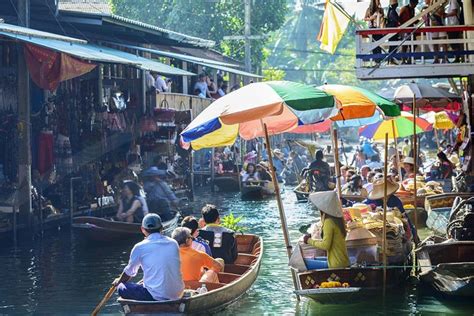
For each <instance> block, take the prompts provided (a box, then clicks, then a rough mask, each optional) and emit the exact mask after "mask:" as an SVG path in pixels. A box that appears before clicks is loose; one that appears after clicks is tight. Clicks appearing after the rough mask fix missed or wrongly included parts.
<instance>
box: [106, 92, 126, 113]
mask: <svg viewBox="0 0 474 316" xmlns="http://www.w3.org/2000/svg"><path fill="white" fill-rule="evenodd" d="M126 109H127V102H125V98H124V97H123V94H122V93H121V92H116V93H113V94H112V96H111V97H110V105H109V111H110V112H123V111H125V110H126Z"/></svg>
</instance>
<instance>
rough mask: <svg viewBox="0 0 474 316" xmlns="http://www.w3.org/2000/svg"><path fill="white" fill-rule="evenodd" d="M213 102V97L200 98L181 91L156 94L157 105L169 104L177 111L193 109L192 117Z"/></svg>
mask: <svg viewBox="0 0 474 316" xmlns="http://www.w3.org/2000/svg"><path fill="white" fill-rule="evenodd" d="M211 103H212V100H211V99H205V98H200V97H198V96H193V95H187V94H179V93H159V94H157V95H156V106H157V107H160V106H165V104H167V105H169V107H170V108H171V109H174V110H177V111H186V110H191V113H192V118H195V117H196V116H197V115H199V113H201V112H202V111H203V110H204V109H205V108H206V107H208V106H209V105H210V104H211Z"/></svg>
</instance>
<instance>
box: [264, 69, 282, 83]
mask: <svg viewBox="0 0 474 316" xmlns="http://www.w3.org/2000/svg"><path fill="white" fill-rule="evenodd" d="M285 76H286V73H285V71H283V70H281V69H277V68H273V67H268V68H265V69H264V70H263V77H264V81H274V80H283V79H285Z"/></svg>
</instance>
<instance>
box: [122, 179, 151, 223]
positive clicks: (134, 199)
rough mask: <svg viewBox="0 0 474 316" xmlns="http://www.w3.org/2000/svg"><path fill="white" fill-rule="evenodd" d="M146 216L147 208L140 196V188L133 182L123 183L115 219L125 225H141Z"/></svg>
mask: <svg viewBox="0 0 474 316" xmlns="http://www.w3.org/2000/svg"><path fill="white" fill-rule="evenodd" d="M146 214H148V206H147V203H146V201H145V199H144V198H143V197H142V196H141V194H140V186H139V185H138V184H137V183H135V182H133V181H126V182H124V183H123V185H122V194H121V199H120V201H119V208H118V211H117V215H116V217H117V218H118V219H119V220H121V221H123V222H127V223H141V221H142V220H143V217H144V216H145V215H146Z"/></svg>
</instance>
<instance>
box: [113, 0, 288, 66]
mask: <svg viewBox="0 0 474 316" xmlns="http://www.w3.org/2000/svg"><path fill="white" fill-rule="evenodd" d="M110 2H111V4H112V10H113V12H114V13H116V14H118V15H122V16H126V17H129V18H132V19H136V20H139V21H142V22H146V23H150V24H153V25H157V26H160V27H164V28H167V29H170V30H173V31H176V32H180V33H184V34H189V35H193V36H197V37H201V38H205V39H210V40H213V41H215V42H216V49H217V50H219V51H220V52H222V53H225V54H226V55H228V56H231V57H233V58H236V59H238V60H243V57H244V51H243V44H244V43H243V41H224V39H223V37H224V36H227V35H243V30H244V5H243V1H236V0H216V1H203V0H199V1H194V0H155V1H150V0H110ZM287 8H288V6H287V0H253V1H252V10H251V21H252V33H253V34H255V35H264V34H268V33H270V32H273V31H276V30H278V29H279V28H280V27H281V26H282V25H283V23H284V21H285V16H286V13H287ZM266 43H267V39H261V40H254V41H252V64H253V66H254V68H259V67H260V66H261V63H262V62H263V61H264V60H265V55H264V52H263V48H264V46H265V45H266Z"/></svg>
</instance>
